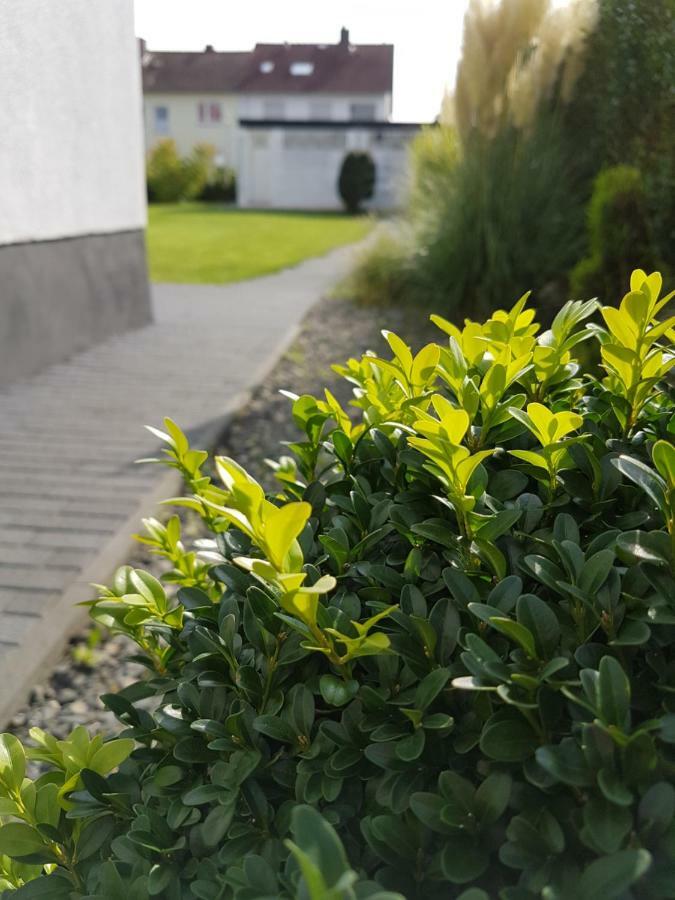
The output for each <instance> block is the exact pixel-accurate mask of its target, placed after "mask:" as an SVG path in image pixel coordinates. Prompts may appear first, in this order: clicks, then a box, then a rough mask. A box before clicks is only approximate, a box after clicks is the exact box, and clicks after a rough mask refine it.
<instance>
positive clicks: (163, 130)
mask: <svg viewBox="0 0 675 900" xmlns="http://www.w3.org/2000/svg"><path fill="white" fill-rule="evenodd" d="M153 122H154V128H155V134H168V133H169V107H168V106H155V108H154V116H153Z"/></svg>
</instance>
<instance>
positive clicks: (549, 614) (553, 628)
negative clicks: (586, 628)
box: [516, 594, 560, 659]
mask: <svg viewBox="0 0 675 900" xmlns="http://www.w3.org/2000/svg"><path fill="white" fill-rule="evenodd" d="M516 616H517V618H518V622H519V623H520V624H521V625H523V626H524V627H525V628H526V629H527V630H528V632H529V633H530V634H531V635H532V636H533V638H534V643H535V648H536V651H537V653H536V655H537V656H539V657H540V658H541V659H548V658H550V657H551V656H552V655H553V653H554V652H555V650H556V648H557V646H558V641H559V640H560V624H559V623H558V619H557V617H556V615H555V613H554V612H553V610H552V609H551V606H550V604H548V603H546V602H545V601H544V600H541V599H540V598H539V597H536V596H535V595H534V594H523V596H522V597H520V598H519V599H518V601H517V604H516Z"/></svg>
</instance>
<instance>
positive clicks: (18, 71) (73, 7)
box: [0, 0, 146, 244]
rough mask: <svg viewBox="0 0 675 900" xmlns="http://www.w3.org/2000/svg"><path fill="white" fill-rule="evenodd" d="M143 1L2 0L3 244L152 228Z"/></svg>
mask: <svg viewBox="0 0 675 900" xmlns="http://www.w3.org/2000/svg"><path fill="white" fill-rule="evenodd" d="M143 167H144V163H143V136H142V111H141V88H140V71H139V60H138V54H137V49H136V41H135V38H134V26H133V0H1V2H0V244H11V243H19V242H25V241H38V240H46V239H54V238H62V237H70V236H76V235H85V234H100V233H106V232H114V231H124V230H131V229H137V228H142V227H143V226H144V224H145V217H146V211H145V189H144V171H143Z"/></svg>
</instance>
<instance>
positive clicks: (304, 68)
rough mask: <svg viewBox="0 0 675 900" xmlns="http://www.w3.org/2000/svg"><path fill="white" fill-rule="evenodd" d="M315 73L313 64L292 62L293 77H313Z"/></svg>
mask: <svg viewBox="0 0 675 900" xmlns="http://www.w3.org/2000/svg"><path fill="white" fill-rule="evenodd" d="M313 71H314V63H312V62H292V63H291V75H311V74H312V72H313Z"/></svg>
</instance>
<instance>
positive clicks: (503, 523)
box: [476, 509, 523, 541]
mask: <svg viewBox="0 0 675 900" xmlns="http://www.w3.org/2000/svg"><path fill="white" fill-rule="evenodd" d="M522 514H523V511H522V509H503V510H501V512H498V513H495V514H494V515H492V516H490V518H489V519H488V520H487V522H485V523H484V524H483V525H481V526H480V528H479V529H478V531H477V532H476V536H477V537H479V538H480V539H481V541H495V540H497V538H498V537H501V536H502V535H503V534H506V532H507V531H509V530H510V529H511V527H512V526H513V525H515V524H516V522H517V521H518V519H519V518H520V517H521V516H522Z"/></svg>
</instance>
